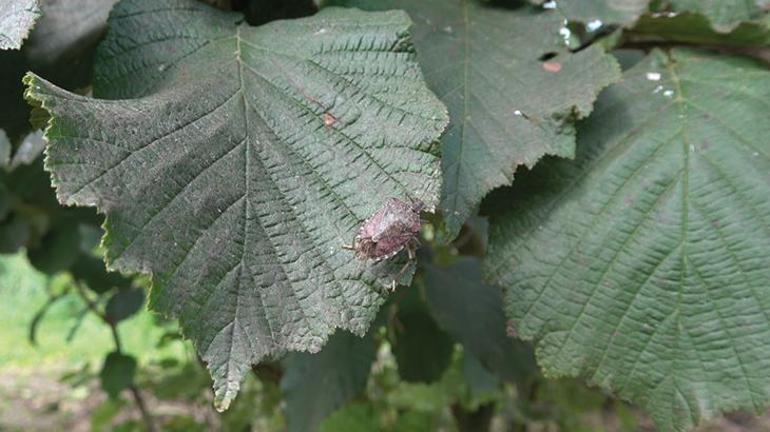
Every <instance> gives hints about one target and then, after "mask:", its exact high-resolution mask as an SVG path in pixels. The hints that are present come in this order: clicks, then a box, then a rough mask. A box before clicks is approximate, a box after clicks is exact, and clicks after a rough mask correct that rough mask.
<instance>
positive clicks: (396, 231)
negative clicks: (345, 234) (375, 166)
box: [343, 198, 425, 288]
mask: <svg viewBox="0 0 770 432" xmlns="http://www.w3.org/2000/svg"><path fill="white" fill-rule="evenodd" d="M424 207H425V205H424V204H423V203H422V202H421V201H415V202H412V203H407V202H404V201H401V200H400V199H398V198H388V199H387V200H386V201H385V204H384V205H383V206H382V208H380V209H379V210H377V211H376V212H375V213H374V214H373V215H372V216H371V217H369V218H368V219H366V220H365V221H364V222H363V223H362V224H361V227H360V228H359V229H358V233H356V237H355V239H354V240H353V245H352V246H343V247H344V248H345V249H350V250H353V251H355V253H356V258H358V259H360V260H362V261H365V260H368V259H371V260H374V261H375V262H376V261H382V260H385V259H388V258H391V257H393V256H395V255H396V254H398V253H399V252H400V251H402V250H403V249H406V250H407V252H408V253H409V259H410V260H411V259H414V247H415V245H416V244H417V243H418V240H417V236H418V235H419V233H420V227H421V226H422V220H421V219H420V212H421V211H422V210H423V208H424ZM408 264H409V263H407V265H406V266H404V268H403V269H402V270H401V272H399V276H398V277H397V278H400V276H401V274H402V273H403V272H404V271H405V270H406V268H407V267H408ZM395 284H396V281H395V280H394V281H393V288H395Z"/></svg>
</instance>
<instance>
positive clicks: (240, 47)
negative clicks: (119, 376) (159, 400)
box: [26, 0, 447, 409]
mask: <svg viewBox="0 0 770 432" xmlns="http://www.w3.org/2000/svg"><path fill="white" fill-rule="evenodd" d="M240 20H241V18H240V16H239V15H237V14H229V13H223V12H219V11H216V10H214V9H212V8H210V7H208V6H205V5H203V4H201V3H198V2H195V1H192V0H164V1H154V0H153V1H150V0H127V1H123V2H121V3H120V4H118V5H117V6H116V7H115V9H114V10H113V12H112V14H111V17H110V31H109V33H108V35H107V38H106V40H105V41H104V42H103V43H102V45H101V46H100V48H99V52H98V54H97V63H96V72H95V84H94V94H95V95H96V96H97V97H105V98H110V99H115V100H107V99H92V98H86V97H80V96H76V95H74V94H71V93H68V92H66V91H64V90H62V89H60V88H58V87H56V86H54V85H53V84H51V83H49V82H47V81H45V80H43V79H42V78H39V77H37V76H35V75H29V76H28V77H27V78H26V83H27V85H28V93H27V97H28V100H30V101H31V103H32V104H33V105H38V106H42V108H44V109H45V110H46V111H47V112H48V113H49V114H50V116H51V121H50V122H49V127H48V130H47V132H46V137H47V139H48V140H49V142H50V144H49V146H48V149H47V150H46V151H47V159H46V166H47V169H48V170H49V171H50V172H51V173H52V176H53V180H54V183H55V185H56V187H57V194H58V197H59V200H60V201H61V202H62V203H64V204H77V205H89V206H96V207H97V208H98V209H99V210H100V211H102V212H104V213H105V214H106V215H107V219H106V222H105V229H106V231H107V234H106V235H105V238H104V239H103V244H104V246H105V247H106V259H107V261H108V263H109V266H110V268H112V269H117V270H123V271H141V272H147V273H152V274H153V281H154V286H153V289H152V293H151V298H150V306H151V307H152V308H153V309H154V310H156V311H160V312H162V313H165V314H170V315H172V316H176V317H178V318H179V319H180V322H181V325H182V328H183V329H184V332H185V334H186V335H187V336H188V337H190V338H191V339H192V340H193V342H194V343H195V345H196V347H197V349H198V351H199V353H200V355H201V357H202V358H203V359H204V360H205V361H206V362H207V363H208V367H209V369H210V371H211V374H212V376H213V378H214V388H215V393H216V397H215V403H216V405H217V407H218V408H219V409H226V408H227V406H228V404H229V402H230V401H231V400H232V398H233V397H234V396H235V394H236V393H237V390H238V387H239V383H240V381H241V379H242V377H243V376H244V374H246V373H247V372H248V371H249V370H250V365H252V364H256V363H258V362H260V361H261V360H262V359H264V358H267V357H275V356H278V355H281V354H282V353H284V352H285V351H287V350H303V351H318V350H319V349H320V348H321V347H322V346H323V344H324V343H325V341H326V339H327V338H328V335H329V334H330V333H332V332H333V331H334V330H335V329H336V328H344V329H347V330H350V331H352V332H353V333H356V334H363V333H364V332H365V331H366V329H367V327H368V325H369V323H370V321H371V320H372V319H373V318H374V316H375V315H376V312H377V309H378V307H379V306H380V304H381V303H382V302H383V300H384V297H385V295H386V294H387V289H386V287H387V285H389V283H390V281H391V280H392V278H393V277H394V275H395V274H396V273H397V272H398V269H399V267H400V266H399V265H397V264H396V263H393V262H384V263H380V264H371V263H361V262H357V261H356V260H355V259H354V256H353V253H352V252H351V251H346V250H343V249H342V248H341V246H342V245H344V244H346V243H349V242H350V241H351V239H352V237H353V236H354V234H355V232H356V229H357V227H358V225H359V224H360V223H361V221H362V220H363V219H365V218H366V217H368V216H369V215H371V214H372V213H373V212H374V211H375V210H377V209H378V208H379V207H380V206H381V205H382V203H383V201H384V200H385V199H386V198H387V197H391V196H393V197H400V198H402V199H406V198H407V197H411V198H420V199H422V200H423V201H424V202H426V204H427V205H428V206H432V205H435V204H436V202H437V201H438V189H439V185H440V171H439V170H440V167H439V160H438V157H437V156H436V155H435V153H434V151H435V142H436V141H437V139H438V137H439V136H440V134H441V132H442V131H443V129H444V127H445V126H446V123H447V115H446V111H445V108H444V107H443V105H442V104H441V103H440V102H439V101H438V99H436V97H435V96H434V95H433V94H432V93H431V92H430V91H429V90H428V89H427V87H426V86H425V84H424V82H423V79H422V76H421V73H420V71H419V67H418V65H417V63H416V61H415V54H414V51H413V47H412V44H411V43H410V41H409V36H408V28H409V26H410V21H409V18H408V17H407V15H406V14H404V13H402V12H398V11H394V12H387V13H366V12H361V11H356V10H342V9H330V10H325V11H323V12H322V13H320V14H318V15H316V16H314V17H311V18H306V19H299V20H293V21H284V22H274V23H271V24H267V25H265V26H261V27H256V28H255V27H250V26H248V25H246V24H241V23H240ZM118 98H120V100H117V99H118Z"/></svg>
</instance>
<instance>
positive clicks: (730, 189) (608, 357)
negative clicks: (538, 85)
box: [486, 50, 770, 430]
mask: <svg viewBox="0 0 770 432" xmlns="http://www.w3.org/2000/svg"><path fill="white" fill-rule="evenodd" d="M769 98H770V72H768V71H767V70H766V68H764V67H763V66H761V65H759V64H757V63H754V62H752V61H750V60H748V59H741V58H731V57H728V56H714V55H708V54H704V53H698V52H693V51H684V50H675V51H672V52H671V53H670V54H666V53H663V52H661V51H653V53H651V54H650V55H649V56H648V57H647V58H645V59H644V60H643V61H641V62H640V63H638V64H637V65H636V66H635V67H633V68H632V69H630V70H628V71H627V72H626V73H625V76H624V78H623V80H622V81H621V82H620V83H619V84H616V85H614V86H612V87H610V88H609V89H608V90H607V91H606V92H605V93H603V95H602V96H601V97H600V99H599V102H597V107H596V109H595V112H594V114H593V115H592V116H591V118H590V119H589V120H588V121H587V122H586V123H585V124H584V125H583V126H582V127H581V129H580V140H579V143H578V152H579V154H578V156H577V157H576V159H575V161H551V162H549V163H547V164H546V163H544V164H542V165H543V166H542V167H538V168H536V169H535V170H534V171H533V172H532V173H530V174H529V175H527V176H523V177H522V178H521V179H520V182H519V184H518V185H517V186H515V187H514V188H513V191H512V193H511V194H507V195H505V196H497V197H495V202H496V204H498V205H500V206H504V207H507V208H508V211H507V212H506V213H505V214H502V215H500V216H499V217H496V218H494V219H493V220H492V221H491V234H490V239H491V242H490V251H489V261H488V263H487V268H486V272H487V274H488V276H489V277H490V278H491V279H492V280H493V281H495V282H497V283H499V284H500V285H501V286H503V287H504V288H505V289H506V292H505V295H504V301H505V305H506V309H507V313H508V314H509V316H510V318H512V319H513V320H514V321H515V323H516V325H517V328H518V333H519V335H520V336H521V337H523V338H524V339H530V340H534V341H536V343H537V347H536V354H537V358H538V362H539V364H540V365H541V366H542V367H543V369H544V370H545V372H546V374H547V375H551V376H564V375H568V376H581V377H583V378H585V379H587V381H588V382H589V383H592V384H596V385H599V386H601V387H603V388H605V389H610V390H613V391H615V392H616V393H617V394H619V395H620V396H621V397H623V398H626V399H629V400H632V401H634V402H636V403H638V404H640V405H641V406H643V407H644V408H646V409H647V410H648V411H649V412H650V413H651V414H652V416H653V417H654V418H655V420H656V421H657V423H658V425H659V427H660V429H661V430H686V429H688V428H690V427H692V426H693V425H695V424H697V423H699V422H700V421H701V420H702V419H705V418H709V417H713V416H715V415H717V414H718V413H719V412H721V411H726V410H734V409H739V408H754V409H757V410H761V409H763V407H764V406H766V405H767V403H768V400H770V375H768V373H767V371H768V370H770V356H768V348H767V347H768V345H767V341H768V340H769V338H770V216H769V215H770V201H768V199H767V197H768V196H770V140H768V137H770V114H769V113H768V102H767V101H768V100H769Z"/></svg>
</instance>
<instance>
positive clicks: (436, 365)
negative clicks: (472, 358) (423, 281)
mask: <svg viewBox="0 0 770 432" xmlns="http://www.w3.org/2000/svg"><path fill="white" fill-rule="evenodd" d="M397 307H398V313H397V314H396V316H395V322H394V323H393V327H394V328H393V333H394V340H393V341H392V342H391V343H392V345H393V348H392V350H393V354H394V355H395V357H396V364H397V365H398V374H399V376H400V377H401V379H403V380H404V381H408V382H425V383H430V382H434V381H437V380H438V379H439V378H441V375H442V374H443V373H444V371H445V370H446V368H447V366H449V362H450V361H451V357H452V351H453V349H454V341H452V339H451V338H450V337H449V335H448V334H446V332H444V331H443V330H441V329H440V328H439V327H438V325H437V324H436V322H435V321H434V320H433V318H432V317H431V316H430V313H429V312H428V309H427V307H426V305H425V302H424V301H423V299H422V298H421V296H420V291H419V290H418V289H416V288H414V287H411V288H409V290H408V292H407V293H406V294H405V297H404V298H403V299H401V300H400V301H399V302H398V306H397Z"/></svg>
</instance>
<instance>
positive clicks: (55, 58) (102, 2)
mask: <svg viewBox="0 0 770 432" xmlns="http://www.w3.org/2000/svg"><path fill="white" fill-rule="evenodd" d="M117 2H118V0H77V1H72V0H42V1H41V5H40V8H41V9H42V11H43V17H42V18H40V21H39V22H38V24H37V27H36V28H35V31H33V32H32V34H30V37H29V41H27V44H26V45H25V46H24V51H25V53H26V55H27V58H28V59H29V60H30V61H31V63H32V64H34V65H38V66H45V65H53V64H60V63H63V62H65V61H66V62H74V63H81V62H82V63H88V64H90V61H91V60H90V57H91V56H92V54H93V50H94V48H96V43H97V42H98V41H99V38H101V37H102V35H103V34H104V31H105V30H106V29H107V16H108V15H109V13H110V10H111V9H112V6H113V5H114V4H115V3H117ZM68 66H69V67H76V66H77V65H75V64H70V65H68Z"/></svg>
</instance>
